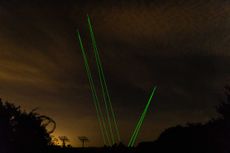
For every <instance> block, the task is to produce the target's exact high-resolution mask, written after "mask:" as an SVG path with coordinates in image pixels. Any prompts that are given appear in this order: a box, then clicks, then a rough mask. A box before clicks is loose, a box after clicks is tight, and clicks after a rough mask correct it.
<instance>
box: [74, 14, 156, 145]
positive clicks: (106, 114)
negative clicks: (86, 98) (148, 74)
mask: <svg viewBox="0 0 230 153" xmlns="http://www.w3.org/2000/svg"><path fill="white" fill-rule="evenodd" d="M87 22H88V27H89V31H90V38H91V41H92V46H93V51H94V57H95V59H96V67H97V72H98V76H99V82H100V89H101V93H102V97H103V98H102V100H100V98H99V96H100V95H99V92H98V91H97V90H96V89H97V88H96V85H95V81H94V80H93V76H92V71H91V69H90V67H89V61H88V58H87V54H86V51H85V48H84V46H83V43H82V38H81V35H80V32H79V31H77V36H78V40H79V44H80V48H81V52H82V56H83V60H84V65H85V69H86V73H87V76H88V81H89V85H90V90H91V94H92V98H93V104H94V106H95V109H96V116H97V119H98V123H99V127H100V131H101V135H102V138H103V142H104V144H105V145H107V146H112V145H114V144H115V143H119V142H121V137H120V133H119V129H118V124H117V120H116V115H115V112H114V109H113V106H112V102H111V97H110V94H109V91H108V86H107V83H106V78H105V75H104V70H103V67H102V62H101V58H100V55H99V50H98V47H97V43H96V39H95V35H94V32H93V26H92V24H91V20H90V17H89V16H88V15H87ZM155 91H156V87H154V88H153V91H152V93H151V95H150V98H149V100H148V102H147V104H146V106H145V109H144V111H143V112H142V114H141V117H140V119H139V120H138V122H137V125H136V127H135V129H134V132H133V134H132V135H131V138H130V140H129V143H128V147H134V145H135V142H136V140H137V137H138V135H139V133H140V129H141V126H142V124H143V122H144V119H145V117H146V114H147V111H148V108H149V105H150V103H151V101H152V98H153V95H154V93H155ZM101 101H102V102H101Z"/></svg>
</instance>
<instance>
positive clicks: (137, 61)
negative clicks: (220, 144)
mask: <svg viewBox="0 0 230 153" xmlns="http://www.w3.org/2000/svg"><path fill="white" fill-rule="evenodd" d="M87 14H89V15H90V16H91V18H92V23H93V26H94V29H95V35H96V39H97V42H98V47H99V49H100V53H101V57H102V62H103V66H104V69H105V73H106V78H107V80H108V86H109V90H110V93H111V97H112V103H113V106H114V109H115V111H116V113H117V118H118V123H119V128H120V131H121V135H122V139H123V141H124V142H127V141H128V139H129V137H130V135H131V131H132V130H133V128H134V125H135V123H136V121H137V118H138V116H139V114H140V113H141V112H142V110H143V108H144V106H145V103H146V101H147V98H148V95H149V94H150V91H151V89H152V88H153V86H155V85H157V86H158V90H157V92H156V96H155V97H154V99H153V103H152V104H151V106H150V112H149V113H148V116H147V118H146V120H145V123H144V126H143V129H142V131H141V134H140V137H139V139H138V142H139V141H143V140H145V141H147V140H154V139H156V138H157V137H158V136H159V134H160V132H162V131H163V130H164V129H165V128H167V127H170V126H174V125H177V124H184V123H186V122H200V121H202V122H203V121H207V120H209V119H210V118H211V117H215V116H216V114H215V106H216V105H217V104H218V103H219V102H220V99H221V98H223V91H224V90H223V88H224V86H225V85H226V84H229V82H230V51H229V49H230V2H229V1H227V0H218V1H216V0H164V1H162V0H146V1H140V0H130V1H129V0H128V1H126V2H123V1H121V0H120V1H119V0H114V1H111V0H107V1H100V2H99V1H97V2H96V1H93V2H92V1H89V0H86V1H77V0H40V1H39V0H33V1H31V0H1V1H0V95H1V97H2V98H3V100H8V101H10V102H13V103H15V104H17V105H21V106H22V107H23V108H25V109H26V110H31V109H33V108H35V107H38V108H39V110H38V111H39V112H40V113H42V114H45V115H48V116H50V117H52V118H53V119H54V120H55V121H56V122H57V129H56V133H55V135H56V136H59V135H66V136H68V137H69V138H70V139H71V141H72V142H71V143H72V144H73V145H79V142H78V140H77V136H81V135H86V136H88V137H89V139H90V140H91V141H90V145H102V139H101V136H100V133H99V128H98V123H97V121H96V115H95V109H94V106H93V103H92V98H91V94H90V89H89V84H88V80H87V75H86V72H85V69H84V65H83V59H82V56H81V51H80V47H79V44H78V41H77V38H76V30H77V29H79V30H80V32H81V34H82V37H83V40H84V44H85V45H86V46H87V53H88V54H89V59H90V61H92V62H91V63H90V64H93V62H94V59H93V54H92V48H91V46H90V45H91V44H90V39H89V31H88V27H87V22H86V21H87V20H86V15H87Z"/></svg>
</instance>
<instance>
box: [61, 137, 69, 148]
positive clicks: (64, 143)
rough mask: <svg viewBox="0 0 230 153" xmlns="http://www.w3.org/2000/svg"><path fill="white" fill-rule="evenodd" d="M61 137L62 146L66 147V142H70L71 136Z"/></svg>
mask: <svg viewBox="0 0 230 153" xmlns="http://www.w3.org/2000/svg"><path fill="white" fill-rule="evenodd" d="M59 139H60V140H61V142H62V147H63V148H65V147H66V142H69V138H68V137H67V136H59Z"/></svg>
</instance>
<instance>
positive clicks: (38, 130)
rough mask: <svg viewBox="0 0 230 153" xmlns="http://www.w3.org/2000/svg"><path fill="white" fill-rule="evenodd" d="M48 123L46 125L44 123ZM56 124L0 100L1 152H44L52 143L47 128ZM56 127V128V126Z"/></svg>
mask: <svg viewBox="0 0 230 153" xmlns="http://www.w3.org/2000/svg"><path fill="white" fill-rule="evenodd" d="M45 120H46V121H48V122H46V123H44V121H45ZM51 122H52V123H53V124H54V125H55V122H54V121H53V120H52V119H50V118H48V117H46V116H41V115H39V114H37V113H35V110H33V111H31V112H28V113H27V112H25V111H22V110H21V108H20V106H15V105H14V104H11V103H8V102H2V100H1V99H0V152H1V153H18V152H20V153H21V152H23V153H30V152H31V153H32V152H33V153H34V152H44V150H45V149H46V147H47V146H49V145H50V144H52V143H51V136H50V132H53V129H52V130H51V131H50V132H49V131H47V129H46V127H47V125H48V124H50V123H51ZM54 127H55V126H54Z"/></svg>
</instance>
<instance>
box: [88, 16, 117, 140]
mask: <svg viewBox="0 0 230 153" xmlns="http://www.w3.org/2000/svg"><path fill="white" fill-rule="evenodd" d="M88 24H89V29H90V34H91V39H92V42H93V47H94V53H95V58H96V62H97V65H98V71H99V75H100V76H101V78H100V81H101V82H102V84H101V85H102V89H103V90H104V92H103V94H104V96H106V97H107V100H108V105H109V109H110V111H111V114H112V119H113V124H114V126H115V131H116V134H117V138H118V141H120V134H119V130H118V126H117V122H116V118H115V113H114V111H113V107H112V104H111V98H110V95H109V92H108V87H107V84H106V79H105V75H104V72H103V68H102V64H101V60H100V56H99V53H98V48H97V45H96V40H95V36H94V33H93V28H92V24H91V22H90V17H89V16H88ZM105 100H106V98H105Z"/></svg>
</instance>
